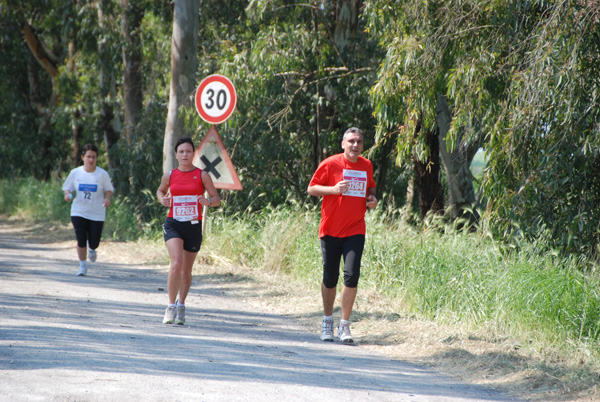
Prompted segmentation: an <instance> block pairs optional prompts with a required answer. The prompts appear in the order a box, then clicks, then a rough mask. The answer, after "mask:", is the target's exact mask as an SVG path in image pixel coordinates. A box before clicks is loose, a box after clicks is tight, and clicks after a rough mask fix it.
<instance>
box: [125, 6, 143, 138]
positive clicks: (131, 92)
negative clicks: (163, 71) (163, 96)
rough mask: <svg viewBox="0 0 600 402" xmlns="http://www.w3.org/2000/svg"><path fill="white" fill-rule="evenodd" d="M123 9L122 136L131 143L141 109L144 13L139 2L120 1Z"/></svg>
mask: <svg viewBox="0 0 600 402" xmlns="http://www.w3.org/2000/svg"><path fill="white" fill-rule="evenodd" d="M121 5H122V7H123V38H124V45H123V92H124V105H123V106H124V111H125V126H124V128H123V135H124V136H125V137H126V138H127V140H128V141H131V138H132V135H133V133H134V130H135V127H136V125H137V124H138V122H139V120H140V116H141V114H142V108H143V92H142V45H141V41H140V36H139V34H140V24H141V22H142V18H143V16H144V13H143V11H142V8H141V5H140V2H139V1H135V0H121Z"/></svg>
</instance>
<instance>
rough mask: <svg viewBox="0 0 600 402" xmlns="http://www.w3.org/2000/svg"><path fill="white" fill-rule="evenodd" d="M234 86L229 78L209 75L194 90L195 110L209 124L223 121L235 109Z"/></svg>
mask: <svg viewBox="0 0 600 402" xmlns="http://www.w3.org/2000/svg"><path fill="white" fill-rule="evenodd" d="M235 102H236V95H235V88H234V86H233V84H232V83H231V81H230V80H229V78H227V77H224V76H222V75H219V74H215V75H209V76H208V77H206V78H205V79H204V80H202V82H201V83H200V86H198V90H197V91H196V110H197V111H198V114H199V115H200V117H202V119H203V120H204V121H206V122H207V123H210V124H219V123H223V122H224V121H225V120H227V119H228V118H229V116H231V113H233V109H235Z"/></svg>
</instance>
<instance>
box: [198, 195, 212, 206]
mask: <svg viewBox="0 0 600 402" xmlns="http://www.w3.org/2000/svg"><path fill="white" fill-rule="evenodd" d="M198 202H199V203H200V205H204V206H206V207H209V206H210V204H211V203H212V201H211V200H210V199H209V198H206V197H204V196H203V195H199V196H198Z"/></svg>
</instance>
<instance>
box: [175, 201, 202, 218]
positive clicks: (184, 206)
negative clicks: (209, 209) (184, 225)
mask: <svg viewBox="0 0 600 402" xmlns="http://www.w3.org/2000/svg"><path fill="white" fill-rule="evenodd" d="M173 218H174V219H175V220H178V221H179V222H187V221H193V220H197V219H198V197H197V196H195V195H176V196H173Z"/></svg>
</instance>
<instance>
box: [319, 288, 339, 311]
mask: <svg viewBox="0 0 600 402" xmlns="http://www.w3.org/2000/svg"><path fill="white" fill-rule="evenodd" d="M335 293H336V288H335V287H333V288H328V287H326V286H325V283H321V297H322V298H323V315H326V316H330V315H333V303H334V302H335Z"/></svg>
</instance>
